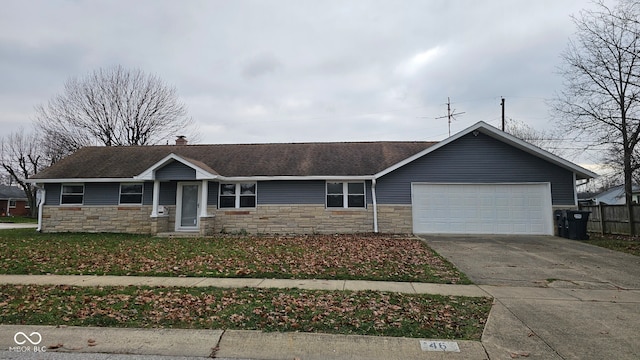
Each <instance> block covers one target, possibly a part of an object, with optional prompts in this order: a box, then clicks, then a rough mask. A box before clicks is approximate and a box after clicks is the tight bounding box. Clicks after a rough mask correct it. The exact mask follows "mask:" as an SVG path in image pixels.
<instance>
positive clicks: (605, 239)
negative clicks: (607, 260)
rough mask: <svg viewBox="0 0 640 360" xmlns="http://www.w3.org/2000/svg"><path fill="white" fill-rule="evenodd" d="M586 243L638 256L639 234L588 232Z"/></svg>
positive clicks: (639, 247)
mask: <svg viewBox="0 0 640 360" xmlns="http://www.w3.org/2000/svg"><path fill="white" fill-rule="evenodd" d="M585 242H586V243H588V244H591V245H596V246H600V247H604V248H607V249H611V250H616V251H622V252H626V253H628V254H632V255H636V256H640V236H629V235H611V234H607V235H601V234H594V233H591V234H589V240H586V241H585Z"/></svg>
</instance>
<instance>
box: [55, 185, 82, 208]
mask: <svg viewBox="0 0 640 360" xmlns="http://www.w3.org/2000/svg"><path fill="white" fill-rule="evenodd" d="M65 186H82V202H81V203H73V204H72V203H67V204H65V203H63V202H62V197H63V196H64V187H65ZM85 190H86V188H85V186H84V184H83V183H82V184H78V183H70V184H61V185H60V205H61V206H78V205H84V196H85ZM68 195H73V194H68ZM76 195H79V194H76Z"/></svg>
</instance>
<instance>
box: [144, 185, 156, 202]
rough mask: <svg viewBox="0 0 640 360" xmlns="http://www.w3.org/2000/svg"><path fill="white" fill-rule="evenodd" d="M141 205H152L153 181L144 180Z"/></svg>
mask: <svg viewBox="0 0 640 360" xmlns="http://www.w3.org/2000/svg"><path fill="white" fill-rule="evenodd" d="M142 205H153V183H152V182H145V183H144V187H143V189H142Z"/></svg>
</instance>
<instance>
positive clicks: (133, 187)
mask: <svg viewBox="0 0 640 360" xmlns="http://www.w3.org/2000/svg"><path fill="white" fill-rule="evenodd" d="M120 204H142V184H120Z"/></svg>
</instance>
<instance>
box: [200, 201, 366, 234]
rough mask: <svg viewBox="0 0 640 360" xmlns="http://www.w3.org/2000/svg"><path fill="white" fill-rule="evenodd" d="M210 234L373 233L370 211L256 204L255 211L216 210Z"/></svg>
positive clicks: (315, 206)
mask: <svg viewBox="0 0 640 360" xmlns="http://www.w3.org/2000/svg"><path fill="white" fill-rule="evenodd" d="M209 213H210V214H215V218H214V219H215V220H214V221H213V223H214V227H215V229H214V231H213V232H241V231H246V232H248V233H251V234H255V233H291V234H312V233H358V232H359V233H361V232H372V231H373V209H372V208H371V207H369V208H368V209H326V208H325V207H324V205H258V207H257V208H255V209H216V208H211V207H210V208H209Z"/></svg>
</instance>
